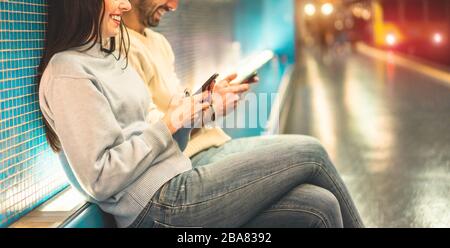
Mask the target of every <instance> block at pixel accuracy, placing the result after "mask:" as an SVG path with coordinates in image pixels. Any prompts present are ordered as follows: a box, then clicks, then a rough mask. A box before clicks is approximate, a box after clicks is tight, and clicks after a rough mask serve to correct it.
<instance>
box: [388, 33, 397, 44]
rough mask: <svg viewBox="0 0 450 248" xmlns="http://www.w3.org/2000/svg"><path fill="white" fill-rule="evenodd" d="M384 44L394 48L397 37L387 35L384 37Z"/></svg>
mask: <svg viewBox="0 0 450 248" xmlns="http://www.w3.org/2000/svg"><path fill="white" fill-rule="evenodd" d="M386 43H387V44H388V45H389V46H394V45H395V44H397V37H395V35H394V34H388V35H386Z"/></svg>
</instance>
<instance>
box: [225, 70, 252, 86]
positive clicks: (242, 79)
mask: <svg viewBox="0 0 450 248" xmlns="http://www.w3.org/2000/svg"><path fill="white" fill-rule="evenodd" d="M244 75H245V74H244ZM256 76H258V72H257V71H254V72H252V73H250V74H248V75H247V76H245V77H244V78H242V75H241V76H240V75H239V74H238V78H236V79H235V80H233V81H232V82H231V84H242V83H245V82H246V81H248V80H250V79H252V78H254V77H256ZM252 83H255V82H251V83H250V84H252Z"/></svg>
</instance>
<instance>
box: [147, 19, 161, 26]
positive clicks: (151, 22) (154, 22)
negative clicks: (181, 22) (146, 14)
mask: <svg viewBox="0 0 450 248" xmlns="http://www.w3.org/2000/svg"><path fill="white" fill-rule="evenodd" d="M160 21H161V19H157V18H151V19H149V20H148V21H147V23H148V26H149V27H152V28H156V27H158V26H159V22H160Z"/></svg>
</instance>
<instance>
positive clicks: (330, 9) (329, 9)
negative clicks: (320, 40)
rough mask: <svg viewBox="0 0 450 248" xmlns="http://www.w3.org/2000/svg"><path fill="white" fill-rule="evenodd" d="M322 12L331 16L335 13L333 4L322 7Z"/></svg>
mask: <svg viewBox="0 0 450 248" xmlns="http://www.w3.org/2000/svg"><path fill="white" fill-rule="evenodd" d="M321 10H322V14H323V15H325V16H329V15H331V14H332V13H333V11H334V7H333V5H332V4H331V3H326V4H324V5H322V8H321Z"/></svg>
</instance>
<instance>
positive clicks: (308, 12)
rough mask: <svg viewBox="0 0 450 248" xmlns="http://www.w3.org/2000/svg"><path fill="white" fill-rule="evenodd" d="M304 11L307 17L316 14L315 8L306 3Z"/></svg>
mask: <svg viewBox="0 0 450 248" xmlns="http://www.w3.org/2000/svg"><path fill="white" fill-rule="evenodd" d="M304 10H305V14H306V15H307V16H313V15H314V14H315V13H316V7H315V6H314V4H312V3H307V4H306V5H305V9H304Z"/></svg>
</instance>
